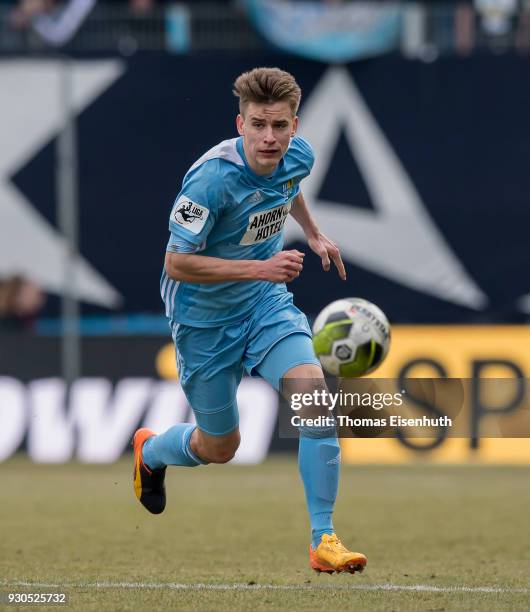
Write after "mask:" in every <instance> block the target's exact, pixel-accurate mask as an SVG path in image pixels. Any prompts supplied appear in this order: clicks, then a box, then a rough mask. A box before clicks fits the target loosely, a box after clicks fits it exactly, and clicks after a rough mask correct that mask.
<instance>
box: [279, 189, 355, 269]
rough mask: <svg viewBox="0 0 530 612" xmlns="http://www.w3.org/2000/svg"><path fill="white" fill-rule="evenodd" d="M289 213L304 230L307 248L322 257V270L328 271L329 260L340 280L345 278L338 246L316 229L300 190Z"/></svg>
mask: <svg viewBox="0 0 530 612" xmlns="http://www.w3.org/2000/svg"><path fill="white" fill-rule="evenodd" d="M291 215H292V216H293V218H294V219H295V220H296V221H297V223H298V224H299V225H300V227H301V228H302V229H303V230H304V234H305V236H306V238H307V244H308V245H309V248H310V249H311V250H312V251H314V252H315V253H316V254H317V255H318V256H319V257H320V259H322V267H323V268H324V270H325V271H326V272H328V271H329V268H330V260H331V261H333V263H334V264H335V266H336V268H337V270H338V272H339V276H340V277H341V278H342V280H346V270H345V269H344V263H343V262H342V258H341V256H340V251H339V247H338V246H337V245H336V244H335V243H334V242H333V241H332V240H330V239H329V238H328V237H327V236H325V235H324V234H323V233H322V232H321V231H320V230H319V229H318V226H317V224H316V222H315V220H314V219H313V217H312V216H311V213H310V212H309V209H308V207H307V204H306V202H305V200H304V196H303V195H302V192H300V193H299V194H298V195H297V196H296V197H295V198H294V200H293V205H292V207H291Z"/></svg>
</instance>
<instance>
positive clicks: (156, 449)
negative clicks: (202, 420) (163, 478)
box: [142, 423, 206, 470]
mask: <svg viewBox="0 0 530 612" xmlns="http://www.w3.org/2000/svg"><path fill="white" fill-rule="evenodd" d="M195 429H196V425H190V424H189V423H179V424H178V425H174V426H173V427H171V428H170V429H168V430H167V431H166V432H164V433H163V434H160V435H159V436H153V437H152V438H149V439H148V440H146V441H145V443H144V446H143V448H142V459H143V461H144V463H145V464H146V465H147V467H148V468H151V469H153V470H158V469H159V468H163V467H165V466H166V465H183V466H186V467H195V466H196V465H202V464H204V463H206V462H205V461H203V460H202V459H200V458H199V457H197V455H196V454H195V453H194V452H193V451H192V450H191V448H190V438H191V434H192V433H193V431H194V430H195Z"/></svg>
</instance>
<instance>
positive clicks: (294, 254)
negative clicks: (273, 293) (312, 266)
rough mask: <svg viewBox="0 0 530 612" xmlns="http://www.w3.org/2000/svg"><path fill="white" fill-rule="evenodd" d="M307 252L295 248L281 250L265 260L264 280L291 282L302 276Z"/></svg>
mask: <svg viewBox="0 0 530 612" xmlns="http://www.w3.org/2000/svg"><path fill="white" fill-rule="evenodd" d="M304 256H305V253H302V252H301V251H297V250H296V249H293V250H291V251H280V252H279V253H276V255H274V256H273V257H271V258H270V259H267V260H266V261H264V262H263V272H264V277H265V278H264V280H268V281H270V282H272V283H290V282H291V281H292V280H294V279H295V278H298V276H300V272H301V271H302V267H303V263H304Z"/></svg>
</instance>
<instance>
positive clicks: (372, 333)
mask: <svg viewBox="0 0 530 612" xmlns="http://www.w3.org/2000/svg"><path fill="white" fill-rule="evenodd" d="M389 346H390V324H389V322H388V319H387V318H386V316H385V315H384V313H383V311H382V310H381V309H380V308H378V307H377V306H376V305H375V304H372V303H371V302H368V301H367V300H363V299H361V298H344V299H342V300H336V301H335V302H331V304H328V305H327V306H326V307H325V308H324V309H323V310H322V311H321V312H320V314H319V315H318V317H317V318H316V319H315V323H314V325H313V347H314V349H315V354H316V356H317V357H318V358H319V359H320V363H321V364H322V367H323V368H324V370H325V371H326V372H327V373H328V374H332V375H334V376H343V377H345V378H350V377H355V376H363V375H364V374H368V373H369V372H373V371H374V370H375V368H377V367H378V366H379V365H380V364H381V363H382V361H383V360H384V358H385V357H386V355H387V353H388V348H389Z"/></svg>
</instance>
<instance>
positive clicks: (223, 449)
mask: <svg viewBox="0 0 530 612" xmlns="http://www.w3.org/2000/svg"><path fill="white" fill-rule="evenodd" d="M201 438H202V439H201V440H200V441H199V445H198V448H197V450H198V455H199V456H200V457H201V458H202V459H203V460H205V461H208V462H209V463H228V462H229V461H230V460H231V459H233V458H234V455H235V454H236V451H237V449H238V448H239V443H240V441H241V436H240V434H239V430H236V431H234V432H232V433H231V434H229V435H228V436H226V437H225V436H223V437H222V438H214V437H213V436H208V437H206V436H204V435H203V436H201Z"/></svg>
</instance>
